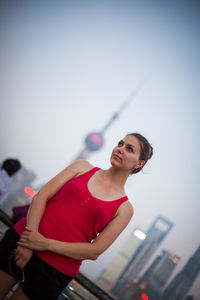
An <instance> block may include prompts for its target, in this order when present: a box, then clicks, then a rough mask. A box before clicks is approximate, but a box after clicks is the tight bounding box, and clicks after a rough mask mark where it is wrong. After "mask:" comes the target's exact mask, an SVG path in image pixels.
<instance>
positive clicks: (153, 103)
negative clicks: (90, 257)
mask: <svg viewBox="0 0 200 300" xmlns="http://www.w3.org/2000/svg"><path fill="white" fill-rule="evenodd" d="M41 2H42V3H41ZM199 8H200V7H199V4H198V1H178V0H176V1H165V2H164V1H148V2H147V1H126V0H125V1H64V0H63V1H61V0H58V1H18V2H15V3H14V2H13V1H10V0H8V1H4V4H3V3H2V2H1V4H0V45H1V50H0V85H1V117H0V131H1V151H0V160H3V159H5V158H6V157H8V156H14V157H18V158H19V159H20V160H21V161H22V162H23V163H24V165H25V166H26V167H28V168H29V169H31V170H33V171H34V172H35V173H37V176H38V178H37V180H36V183H38V184H39V183H41V182H45V181H47V180H49V179H50V178H51V177H53V176H54V175H55V174H56V173H57V172H59V171H60V170H61V169H62V168H64V167H65V166H66V165H67V164H68V163H70V162H71V161H72V160H73V159H74V158H75V157H76V155H77V154H78V153H79V151H80V150H81V148H82V147H83V140H84V137H85V136H86V134H87V133H89V132H90V131H91V130H97V131H98V130H100V129H101V128H102V127H103V126H104V125H105V123H106V122H107V121H108V119H109V118H110V117H111V116H112V114H113V113H114V112H115V111H116V110H117V109H118V108H119V107H120V106H121V104H122V102H123V101H124V100H125V99H126V97H127V96H128V95H129V94H130V93H131V91H132V90H133V89H134V88H136V87H137V85H138V84H140V82H141V81H142V80H143V79H144V78H147V82H146V84H145V86H144V87H143V88H142V90H141V91H140V93H139V94H138V96H137V97H136V99H135V100H134V101H133V102H132V103H131V104H130V105H129V107H127V108H126V110H124V111H123V113H122V115H121V116H120V118H119V119H118V120H117V121H116V122H115V123H114V124H113V126H112V127H111V128H110V129H109V130H108V131H107V132H106V134H105V141H106V142H105V146H104V148H103V149H102V150H101V151H99V152H98V153H95V154H93V155H92V156H91V158H90V159H89V160H90V162H91V163H93V164H94V165H97V166H100V167H102V168H107V167H109V155H110V152H111V150H112V148H113V146H114V145H115V144H116V143H117V141H118V140H119V139H121V138H123V136H124V135H125V134H126V133H127V132H140V133H142V134H144V135H145V136H146V137H147V138H148V139H149V141H150V142H151V143H152V145H153V146H154V152H155V154H154V157H153V158H152V160H151V162H150V163H149V165H148V166H146V168H145V170H144V172H143V173H141V174H138V175H135V176H133V177H132V178H130V179H129V180H128V183H127V189H126V191H127V194H128V196H129V199H130V201H131V202H132V204H133V205H134V207H135V216H134V218H133V220H132V221H131V223H130V224H129V226H128V228H127V229H126V230H125V232H124V234H123V235H122V236H121V237H120V238H119V239H118V240H117V241H116V243H115V245H113V247H112V248H111V249H110V250H108V251H107V253H105V254H104V255H102V257H101V258H99V260H98V261H97V262H88V263H84V264H83V271H85V272H87V273H88V274H89V275H90V276H92V277H93V278H95V277H96V276H97V275H98V274H99V273H100V272H101V271H102V269H103V267H105V266H106V264H107V263H108V262H109V260H110V257H113V255H114V253H116V252H117V251H118V249H119V247H120V245H122V243H123V242H124V241H125V239H127V237H128V235H129V234H130V232H131V231H132V229H133V228H135V227H137V226H139V227H141V228H143V229H144V230H146V229H147V228H148V226H149V225H150V224H151V222H152V221H153V219H154V218H155V217H156V216H157V215H158V214H161V215H164V216H165V217H167V218H169V220H171V221H173V222H174V223H175V226H174V228H173V230H172V231H171V233H170V234H169V236H168V237H167V238H166V240H165V241H164V242H163V243H162V245H161V247H160V248H159V250H158V252H157V254H158V253H159V252H160V250H161V249H164V248H166V249H168V250H171V251H172V252H174V253H175V254H177V255H179V256H181V258H182V259H181V262H180V264H179V266H178V267H177V269H176V272H177V271H179V270H180V269H181V268H182V267H183V265H184V264H185V262H186V261H187V260H188V258H189V257H190V255H192V254H193V252H194V251H195V249H196V248H197V247H198V245H199V238H198V236H199V222H198V218H199V211H200V205H199V186H198V183H197V180H198V178H199V171H200V165H199V151H198V150H199V147H200V144H199V108H200V107H199V106H200V105H199V79H200V71H199V70H200V63H199V61H200V57H199V53H200V38H199V29H200V26H199V25H200V19H199ZM176 272H175V273H176ZM197 284H199V285H200V279H199V278H198V280H197V282H196V284H195V285H194V287H193V290H192V291H191V292H193V291H194V292H195V293H196V294H197Z"/></svg>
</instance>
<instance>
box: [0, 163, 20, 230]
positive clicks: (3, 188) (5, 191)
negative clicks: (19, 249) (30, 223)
mask: <svg viewBox="0 0 200 300" xmlns="http://www.w3.org/2000/svg"><path fill="white" fill-rule="evenodd" d="M20 169H21V163H20V161H19V160H17V159H13V158H8V159H6V160H4V161H3V163H2V166H1V169H0V221H1V222H3V223H4V224H6V225H7V226H8V227H12V226H13V222H12V220H11V218H10V217H9V216H8V215H7V214H6V213H5V211H4V210H2V209H1V206H2V204H3V203H4V202H5V201H6V199H7V197H8V195H9V193H10V192H11V190H12V188H13V185H14V184H13V181H12V177H13V176H15V175H16V174H17V172H18V171H19V170H20Z"/></svg>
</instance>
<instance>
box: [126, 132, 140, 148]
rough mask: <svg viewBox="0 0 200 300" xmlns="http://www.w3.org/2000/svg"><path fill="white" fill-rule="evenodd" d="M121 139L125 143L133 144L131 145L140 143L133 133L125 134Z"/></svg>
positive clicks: (138, 145)
mask: <svg viewBox="0 0 200 300" xmlns="http://www.w3.org/2000/svg"><path fill="white" fill-rule="evenodd" d="M123 141H124V142H125V143H126V144H130V145H133V146H137V147H140V143H139V141H138V139H137V138H136V137H135V136H134V135H127V136H125V137H124V138H123Z"/></svg>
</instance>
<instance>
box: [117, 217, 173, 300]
mask: <svg viewBox="0 0 200 300" xmlns="http://www.w3.org/2000/svg"><path fill="white" fill-rule="evenodd" d="M172 227H173V223H171V222H170V221H169V220H167V219H166V218H163V217H161V216H158V217H157V218H156V219H155V221H154V222H153V224H152V225H151V226H150V228H149V229H148V231H147V233H146V238H145V239H144V240H143V241H142V243H141V244H140V246H139V247H138V249H137V250H136V252H135V253H134V255H133V257H132V258H131V260H130V261H129V263H128V265H127V266H126V267H125V269H124V271H123V272H122V273H121V275H120V277H119V278H118V280H117V282H116V284H115V286H114V287H113V289H112V293H113V294H114V295H116V296H118V297H119V296H120V297H122V295H123V293H124V291H126V288H127V285H132V283H133V282H134V281H136V280H138V279H139V275H140V273H141V271H142V269H143V268H144V267H145V265H146V264H147V262H148V261H149V259H150V258H151V256H152V255H153V254H154V253H155V251H156V249H157V248H158V246H159V245H160V243H161V242H162V241H163V239H164V238H165V237H166V236H167V234H168V233H169V231H170V230H171V228H172ZM120 299H122V298H120Z"/></svg>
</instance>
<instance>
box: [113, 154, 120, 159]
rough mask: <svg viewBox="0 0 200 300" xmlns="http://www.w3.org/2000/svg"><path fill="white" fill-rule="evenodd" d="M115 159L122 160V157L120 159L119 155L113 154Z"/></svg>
mask: <svg viewBox="0 0 200 300" xmlns="http://www.w3.org/2000/svg"><path fill="white" fill-rule="evenodd" d="M113 157H115V158H118V159H120V160H121V157H119V156H118V155H117V154H113Z"/></svg>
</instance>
